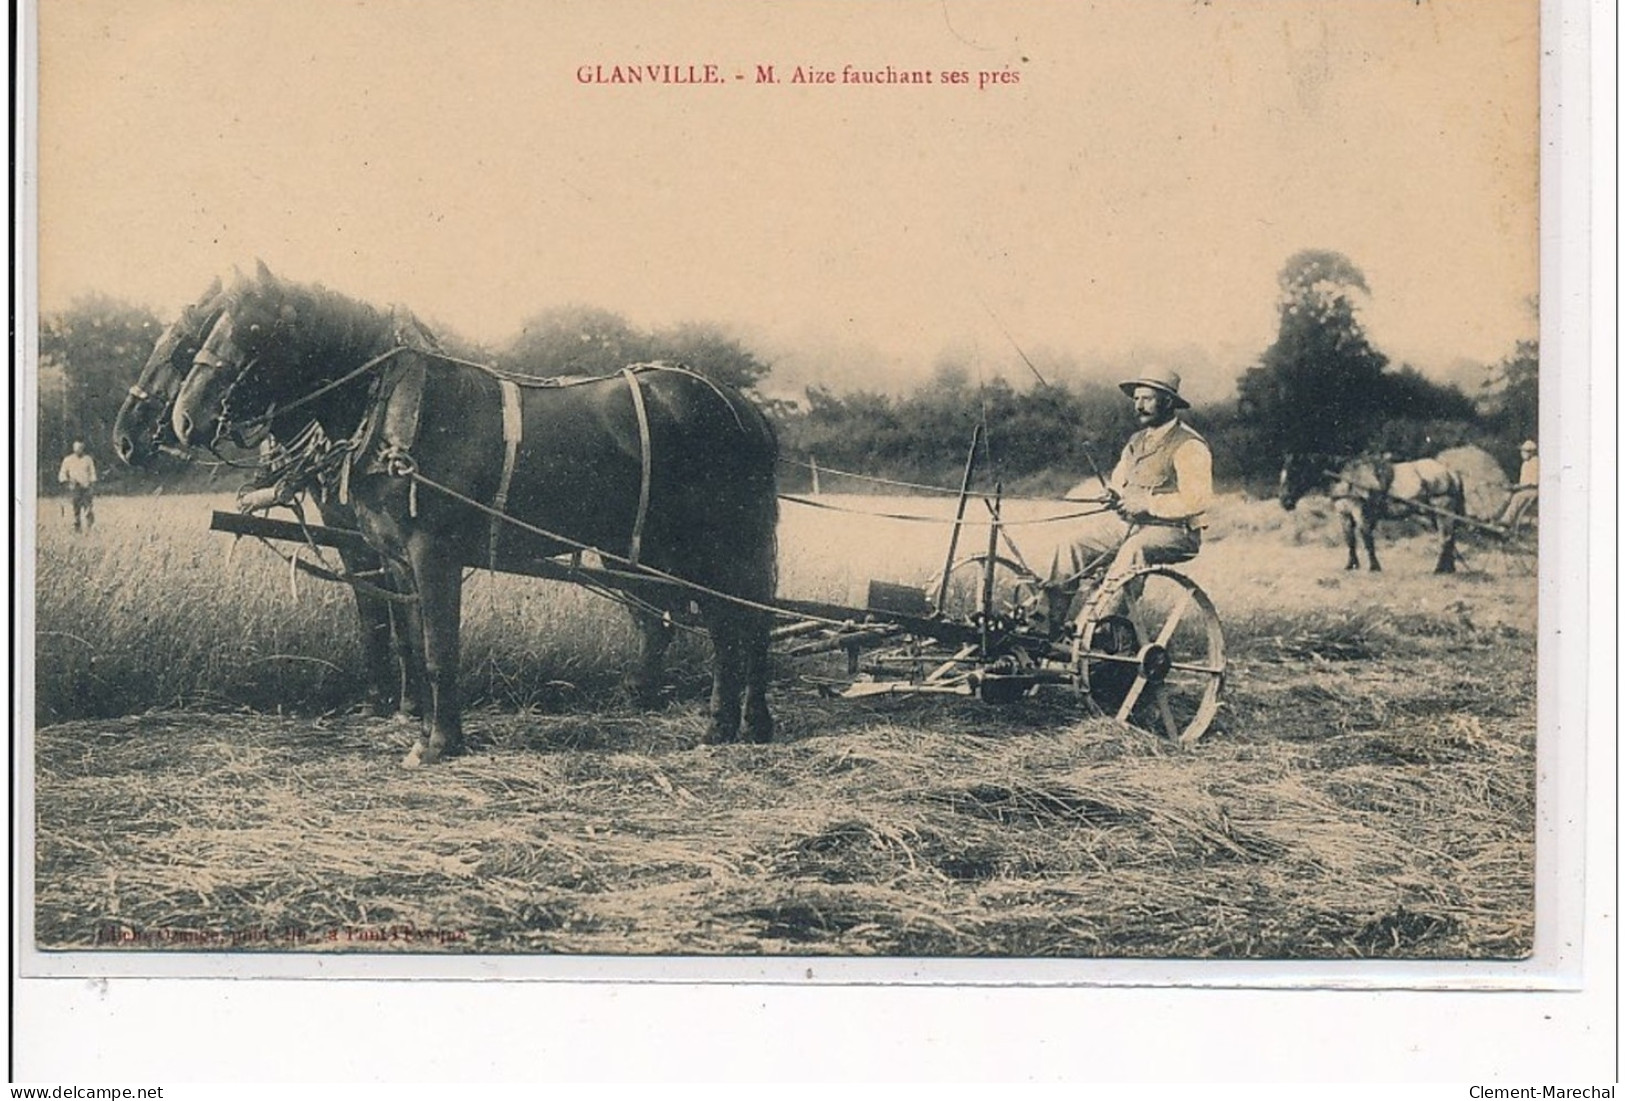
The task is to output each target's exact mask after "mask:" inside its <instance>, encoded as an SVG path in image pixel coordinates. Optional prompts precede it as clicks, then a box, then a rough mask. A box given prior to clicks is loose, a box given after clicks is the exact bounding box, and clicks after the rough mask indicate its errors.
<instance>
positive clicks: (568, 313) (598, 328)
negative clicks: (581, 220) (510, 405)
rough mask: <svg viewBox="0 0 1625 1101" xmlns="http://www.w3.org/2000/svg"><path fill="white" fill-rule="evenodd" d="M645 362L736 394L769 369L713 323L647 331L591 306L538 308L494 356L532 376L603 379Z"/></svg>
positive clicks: (509, 368)
mask: <svg viewBox="0 0 1625 1101" xmlns="http://www.w3.org/2000/svg"><path fill="white" fill-rule="evenodd" d="M651 360H667V361H669V362H673V363H681V364H683V365H684V366H686V367H688V368H689V369H691V370H693V371H695V372H697V373H699V374H702V375H705V376H706V377H707V378H711V379H714V380H716V381H717V382H721V383H725V384H727V385H730V386H735V387H738V388H739V389H741V390H748V389H750V388H751V387H753V386H755V385H756V383H758V382H760V381H761V380H762V379H763V378H764V377H766V375H767V373H768V370H769V365H768V364H766V363H764V362H762V360H761V359H759V358H758V357H757V356H756V354H755V353H754V352H752V351H750V350H749V349H748V348H746V347H745V346H744V345H742V344H741V343H740V342H739V341H737V340H735V339H734V338H732V337H730V336H728V335H727V334H726V333H725V332H724V331H723V330H722V329H721V327H719V326H717V325H713V324H707V323H698V322H685V323H683V324H680V325H674V326H672V327H671V328H668V329H662V330H659V331H657V332H652V333H650V332H644V331H642V330H640V329H637V328H635V327H634V326H633V325H632V324H631V323H630V322H628V321H627V320H626V318H624V317H622V316H621V315H620V314H617V313H613V312H611V311H609V310H604V309H599V308H597V307H595V306H562V307H558V308H555V309H551V310H544V311H543V312H541V313H539V314H536V315H535V316H533V317H532V318H531V319H530V320H529V321H527V322H526V323H525V325H524V328H523V330H522V331H521V332H520V334H519V336H518V338H517V339H515V340H514V341H513V342H512V343H511V344H510V345H509V346H508V347H507V348H505V349H504V350H503V351H502V352H500V353H499V354H498V355H497V363H498V365H499V366H501V367H504V368H506V369H508V370H511V371H518V372H521V373H523V374H532V375H607V374H612V373H614V372H615V371H619V370H620V369H621V368H623V367H627V366H630V365H631V364H634V363H647V362H649V361H651Z"/></svg>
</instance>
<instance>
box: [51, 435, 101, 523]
mask: <svg viewBox="0 0 1625 1101" xmlns="http://www.w3.org/2000/svg"><path fill="white" fill-rule="evenodd" d="M56 480H57V481H58V482H60V483H61V484H63V485H65V486H67V487H68V492H69V493H70V494H72V496H73V530H74V531H86V530H89V529H90V528H93V527H95V526H96V488H95V487H96V460H95V459H92V458H91V457H90V456H89V455H88V454H86V453H85V441H84V440H74V441H73V451H72V452H70V453H69V454H67V455H65V456H64V457H63V459H62V466H61V467H59V468H58V469H57V472H56Z"/></svg>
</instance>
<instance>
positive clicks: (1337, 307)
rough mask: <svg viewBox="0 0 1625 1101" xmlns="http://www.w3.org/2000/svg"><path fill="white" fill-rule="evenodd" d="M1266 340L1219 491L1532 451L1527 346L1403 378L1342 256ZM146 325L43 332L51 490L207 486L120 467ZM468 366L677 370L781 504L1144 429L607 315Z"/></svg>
mask: <svg viewBox="0 0 1625 1101" xmlns="http://www.w3.org/2000/svg"><path fill="white" fill-rule="evenodd" d="M1277 282H1278V290H1279V298H1278V301H1277V303H1276V305H1277V313H1278V330H1277V335H1276V338H1275V340H1274V342H1273V343H1272V344H1271V345H1270V346H1269V347H1268V348H1266V349H1264V351H1263V352H1262V353H1261V354H1260V355H1259V358H1258V360H1257V362H1256V364H1255V365H1254V366H1252V367H1251V368H1250V369H1248V370H1247V371H1246V372H1245V373H1244V374H1243V375H1242V376H1241V378H1240V379H1239V380H1238V382H1237V386H1236V392H1235V395H1234V396H1233V397H1232V398H1230V399H1229V400H1226V401H1224V402H1220V403H1217V404H1214V405H1208V406H1206V407H1203V408H1197V409H1193V410H1190V411H1189V413H1188V414H1187V415H1186V419H1188V420H1189V422H1190V423H1191V425H1192V426H1193V427H1194V428H1196V429H1197V430H1198V431H1199V432H1202V433H1203V434H1204V435H1205V436H1206V437H1207V438H1208V441H1209V443H1210V444H1211V445H1212V449H1213V455H1214V475H1215V478H1216V479H1217V480H1218V481H1219V483H1220V484H1221V485H1227V486H1229V487H1232V488H1233V487H1237V486H1247V487H1251V488H1253V489H1255V490H1257V491H1260V492H1263V491H1265V490H1266V488H1267V486H1268V485H1269V483H1270V482H1271V481H1272V480H1273V478H1274V477H1275V474H1276V472H1277V471H1278V470H1279V469H1280V463H1281V459H1282V457H1283V455H1285V454H1286V453H1288V452H1297V453H1316V454H1352V453H1356V452H1359V451H1366V450H1375V451H1382V452H1386V453H1389V454H1391V455H1393V456H1394V457H1395V458H1400V459H1405V458H1417V457H1421V456H1424V455H1430V454H1436V453H1437V452H1439V451H1440V450H1443V449H1445V448H1448V447H1454V446H1458V445H1461V444H1469V443H1470V444H1476V445H1478V446H1482V447H1484V448H1485V449H1486V450H1488V451H1489V452H1490V453H1491V454H1493V455H1494V456H1495V457H1496V459H1497V460H1498V461H1499V462H1500V463H1501V465H1502V467H1503V468H1504V469H1507V470H1515V469H1516V465H1517V448H1518V443H1519V442H1520V441H1521V440H1523V439H1526V438H1532V437H1533V436H1534V435H1535V432H1536V427H1537V415H1538V396H1539V366H1540V349H1539V345H1538V343H1537V342H1536V341H1534V340H1528V341H1520V342H1519V343H1518V344H1517V345H1516V346H1515V347H1514V348H1512V349H1510V350H1509V351H1508V353H1507V355H1506V356H1505V357H1503V359H1502V360H1501V361H1500V362H1499V363H1498V364H1496V365H1495V366H1494V367H1493V368H1492V369H1490V370H1489V371H1488V372H1487V375H1486V378H1485V380H1484V383H1483V385H1482V386H1481V387H1480V388H1479V391H1478V392H1477V393H1475V394H1471V395H1469V394H1467V393H1465V392H1463V391H1462V390H1461V389H1460V388H1459V387H1457V386H1454V385H1441V384H1439V383H1436V382H1433V381H1431V380H1429V379H1427V378H1425V377H1424V376H1423V375H1422V374H1421V373H1420V372H1418V371H1416V370H1415V369H1414V368H1412V367H1410V366H1409V365H1406V364H1399V365H1397V366H1396V365H1394V364H1392V363H1391V362H1390V361H1389V359H1388V357H1387V356H1386V355H1384V354H1383V353H1382V352H1381V351H1380V350H1379V349H1377V348H1376V347H1375V346H1374V345H1373V344H1372V342H1371V340H1370V338H1369V336H1368V335H1367V333H1366V331H1365V327H1364V325H1363V323H1362V321H1361V317H1360V307H1361V305H1362V304H1363V302H1364V301H1365V300H1366V298H1368V297H1369V295H1370V290H1369V288H1368V286H1367V284H1366V280H1365V277H1364V275H1363V273H1362V272H1361V271H1360V270H1359V268H1358V267H1356V266H1355V265H1354V264H1353V263H1352V262H1351V261H1350V260H1349V259H1348V258H1347V257H1345V256H1343V255H1342V254H1340V253H1335V252H1327V251H1322V250H1308V251H1304V252H1300V253H1298V254H1297V255H1295V256H1293V257H1291V258H1290V259H1289V260H1288V261H1287V262H1286V264H1285V265H1284V266H1283V267H1282V269H1281V272H1280V274H1279V276H1278V280H1277ZM162 327H163V326H162V323H161V322H160V320H159V318H158V317H157V316H156V315H154V314H153V313H152V312H151V311H150V310H147V309H145V308H142V307H136V306H131V305H128V304H126V303H122V302H119V301H117V300H114V299H111V298H107V297H105V296H101V295H91V296H87V297H84V298H81V299H79V300H77V301H75V302H74V303H73V304H72V305H71V306H69V307H68V308H67V309H65V310H62V311H59V312H56V313H52V314H48V315H46V316H44V317H43V318H42V319H41V329H40V360H39V363H40V372H39V379H40V385H39V402H40V405H39V421H38V427H39V435H38V447H39V469H40V477H41V479H42V483H45V484H50V483H54V480H55V470H56V464H57V462H58V460H59V459H60V457H61V456H62V455H63V454H65V453H66V451H67V450H68V446H69V444H70V443H71V442H72V441H73V440H75V439H83V440H85V441H86V442H87V443H88V444H89V445H90V448H91V450H92V453H93V454H96V455H97V456H98V457H103V461H102V462H101V463H100V465H101V467H102V469H103V470H104V472H106V473H108V474H111V475H113V478H114V480H115V481H117V480H123V481H126V482H127V483H129V484H131V485H132V486H133V487H136V488H146V487H149V486H151V485H153V484H157V483H158V482H159V481H162V482H165V483H173V482H175V481H177V480H179V481H181V482H183V483H184V482H191V483H196V482H198V481H199V480H203V479H206V478H207V477H208V474H207V473H206V472H200V471H196V470H194V471H191V472H188V471H186V470H185V469H184V468H182V467H180V466H179V465H177V464H174V463H171V464H169V465H168V466H166V467H161V468H160V469H159V470H157V471H156V472H154V473H152V474H143V473H141V472H135V471H120V470H110V469H109V467H111V466H112V464H111V462H110V461H109V460H108V459H106V458H105V455H106V452H107V447H106V441H107V440H108V438H109V436H110V434H111V431H112V424H113V420H114V418H115V416H116V415H117V412H118V407H119V405H120V403H121V402H122V401H123V398H124V395H125V393H126V392H127V389H128V387H129V386H130V384H131V383H132V382H134V381H135V378H136V376H137V374H138V372H139V370H140V367H141V364H142V363H143V362H144V361H145V359H146V356H147V353H148V352H149V351H150V350H151V348H152V344H153V342H154V341H155V340H156V339H157V336H158V334H159V332H161V330H162ZM430 327H431V328H433V329H434V330H435V332H436V334H437V335H438V336H439V338H440V340H441V342H442V344H443V346H444V347H445V348H446V350H447V351H448V352H450V353H451V354H454V355H457V356H458V357H460V358H465V359H471V360H475V361H479V362H489V363H492V364H494V365H496V366H498V367H501V368H504V369H506V370H512V371H518V372H521V373H529V374H535V375H544V376H548V375H565V374H584V375H585V374H606V373H610V372H613V371H616V370H619V369H620V368H621V367H623V366H625V365H627V364H629V363H638V362H647V361H650V360H659V359H664V360H668V361H674V362H681V363H684V364H686V365H688V366H690V367H691V368H693V369H695V370H697V371H700V372H702V373H704V374H706V375H708V376H709V377H711V378H714V379H716V380H717V381H719V382H723V383H726V384H729V385H732V386H736V387H738V388H740V389H742V390H744V391H746V392H747V393H750V394H752V395H753V396H756V397H757V399H758V401H759V402H760V403H761V404H762V406H763V407H764V409H765V410H766V411H767V413H768V414H769V416H771V417H772V418H773V420H774V421H775V423H776V425H777V427H778V430H779V436H780V440H781V444H782V448H783V452H784V454H785V456H786V460H787V462H786V465H785V468H784V470H783V471H782V480H783V483H784V485H785V486H786V487H787V488H789V489H805V488H807V487H808V486H809V485H810V484H811V479H812V471H811V467H812V465H814V464H817V465H818V466H819V467H820V469H821V471H822V472H823V478H822V488H824V489H828V490H834V491H857V490H861V489H862V488H864V486H865V483H862V482H858V481H855V480H852V479H847V478H843V477H842V476H841V475H840V474H839V473H836V472H838V471H850V472H855V473H861V474H865V475H871V476H878V477H884V478H890V479H896V480H900V481H908V482H920V483H929V484H933V485H943V486H953V485H957V484H958V481H959V478H960V475H961V473H962V471H963V469H964V465H965V462H966V458H967V450H968V447H969V445H970V442H971V439H972V434H973V432H974V430H975V428H976V426H977V425H978V424H981V425H982V426H983V427H984V430H985V450H984V451H983V453H982V454H981V455H980V456H979V461H980V464H981V471H982V473H981V476H980V477H979V480H978V484H979V485H983V486H986V485H989V484H991V482H992V481H993V480H995V479H997V480H1001V481H1002V482H1003V483H1004V484H1005V486H1006V488H1007V490H1009V491H1010V492H1060V491H1063V490H1065V489H1067V488H1069V487H1070V486H1072V485H1074V484H1076V483H1077V482H1079V481H1082V480H1083V479H1085V478H1087V477H1089V476H1090V475H1091V474H1093V473H1095V472H1096V471H1097V470H1101V469H1105V470H1109V469H1110V467H1111V465H1112V464H1113V463H1114V462H1115V461H1116V456H1117V453H1118V450H1119V449H1120V448H1121V446H1122V443H1123V441H1124V440H1125V439H1126V438H1127V437H1128V435H1129V434H1130V433H1131V432H1132V431H1133V430H1134V422H1133V416H1132V409H1131V407H1130V405H1129V403H1128V402H1127V401H1126V400H1124V398H1123V396H1122V394H1121V393H1119V391H1118V389H1117V387H1116V386H1114V385H1112V384H1110V383H1091V382H1077V381H1073V382H1069V383H1066V384H1062V385H1050V384H1047V383H1035V384H1033V385H1031V386H1027V387H1023V388H1018V387H1016V386H1014V385H1012V384H1011V383H1009V382H1007V381H1005V380H1003V379H994V380H992V381H989V382H985V383H982V384H976V385H973V384H972V383H971V381H970V378H969V372H968V371H966V370H965V369H964V367H963V366H962V365H956V364H952V363H950V364H946V365H944V366H941V367H939V369H938V370H937V372H936V374H935V375H934V376H933V377H932V378H931V379H930V380H929V381H927V382H926V383H925V384H923V385H921V386H919V387H917V388H916V389H915V390H914V391H913V392H911V393H908V394H904V395H900V396H898V395H890V394H885V393H880V392H875V391H851V392H844V393H836V392H834V391H832V390H828V389H824V388H819V387H810V388H808V389H807V391H806V396H805V400H804V401H794V402H792V401H784V400H771V399H766V398H763V397H761V396H760V395H759V394H758V393H757V392H756V390H757V387H758V386H760V384H762V383H763V382H764V381H766V380H767V379H768V378H769V377H770V369H771V365H770V364H769V363H768V362H767V361H766V360H765V359H764V358H762V357H761V356H759V355H757V354H756V353H755V352H753V351H752V350H751V349H750V348H748V347H747V346H746V345H745V344H744V343H743V342H741V341H740V340H739V339H737V338H736V337H734V336H732V335H731V334H729V333H728V332H727V331H726V330H724V329H723V328H721V327H720V326H716V325H709V324H699V323H691V324H682V325H676V326H672V327H668V328H661V329H649V330H646V329H641V328H638V327H637V326H634V325H632V324H630V323H629V322H628V321H627V320H626V319H625V318H623V317H621V316H620V315H618V314H615V313H613V312H611V311H608V310H602V309H597V308H593V307H586V306H566V307H559V308H555V309H550V310H546V311H542V312H540V313H538V314H536V315H534V316H533V317H531V318H530V319H529V320H528V321H527V322H526V323H525V325H524V326H523V327H522V329H521V331H520V332H519V334H518V335H517V336H516V337H515V338H514V339H513V340H511V341H509V342H508V343H507V344H505V345H503V346H500V347H495V348H491V347H486V346H484V345H481V344H479V343H477V342H474V341H470V340H467V339H465V338H463V337H462V336H460V335H459V334H458V333H456V332H455V331H454V330H452V329H451V328H450V327H449V326H445V325H443V324H438V323H436V322H434V321H433V320H431V321H430Z"/></svg>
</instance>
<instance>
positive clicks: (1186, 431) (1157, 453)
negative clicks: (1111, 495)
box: [1123, 421, 1207, 494]
mask: <svg viewBox="0 0 1625 1101" xmlns="http://www.w3.org/2000/svg"><path fill="white" fill-rule="evenodd" d="M1152 431H1154V430H1153V429H1143V430H1141V431H1139V432H1136V433H1134V435H1132V436H1130V437H1129V441H1128V446H1127V447H1125V448H1123V454H1124V456H1125V457H1126V458H1127V459H1128V460H1129V466H1128V469H1126V470H1125V471H1124V472H1123V484H1124V486H1125V487H1127V488H1130V489H1143V490H1145V491H1147V492H1148V493H1152V494H1157V493H1173V492H1176V491H1177V490H1178V489H1179V475H1178V474H1176V473H1175V472H1174V452H1175V451H1177V450H1179V448H1180V447H1181V445H1183V444H1185V443H1186V442H1188V441H1190V440H1195V441H1196V442H1197V443H1199V444H1201V445H1202V446H1203V447H1206V446H1207V441H1206V440H1204V439H1203V438H1202V437H1201V435H1200V433H1197V432H1195V431H1193V430H1192V429H1190V428H1189V427H1187V426H1186V424H1185V422H1184V421H1175V422H1174V426H1173V428H1171V429H1169V430H1168V434H1167V435H1166V436H1164V437H1163V438H1162V440H1161V441H1160V442H1159V443H1156V444H1148V443H1147V437H1148V436H1149V435H1150V433H1151V432H1152Z"/></svg>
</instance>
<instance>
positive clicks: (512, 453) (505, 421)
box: [491, 379, 525, 571]
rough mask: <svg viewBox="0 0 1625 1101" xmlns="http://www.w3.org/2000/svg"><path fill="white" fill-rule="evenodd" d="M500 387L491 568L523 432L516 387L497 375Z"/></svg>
mask: <svg viewBox="0 0 1625 1101" xmlns="http://www.w3.org/2000/svg"><path fill="white" fill-rule="evenodd" d="M497 386H498V388H499V389H500V390H501V391H502V478H501V480H500V481H498V482H497V495H496V496H495V497H493V498H492V499H491V508H492V509H493V510H495V512H496V513H497V515H496V516H494V517H492V519H491V569H492V570H493V571H495V570H496V568H497V538H498V537H499V536H500V535H501V534H502V520H501V517H502V515H503V514H504V513H506V512H507V510H508V489H509V487H510V486H512V484H513V468H514V464H515V463H516V462H517V461H518V459H519V441H520V439H521V438H522V437H523V435H524V431H525V424H524V418H522V417H521V416H520V415H519V387H518V386H516V385H514V384H513V383H512V382H509V381H508V380H507V379H498V380H497Z"/></svg>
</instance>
